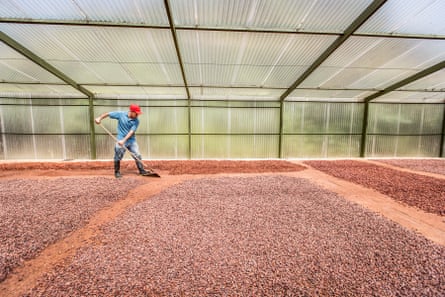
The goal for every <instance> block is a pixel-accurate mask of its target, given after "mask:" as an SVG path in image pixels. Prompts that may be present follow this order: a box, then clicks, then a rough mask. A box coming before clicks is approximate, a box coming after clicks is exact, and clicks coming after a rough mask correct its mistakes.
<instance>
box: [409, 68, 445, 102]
mask: <svg viewBox="0 0 445 297" xmlns="http://www.w3.org/2000/svg"><path fill="white" fill-rule="evenodd" d="M400 90H441V91H444V98H445V69H442V70H439V71H436V72H434V73H432V74H430V75H428V76H426V77H424V78H422V79H419V80H417V81H414V82H412V83H410V84H408V85H406V86H403V87H402V88H401V89H400Z"/></svg>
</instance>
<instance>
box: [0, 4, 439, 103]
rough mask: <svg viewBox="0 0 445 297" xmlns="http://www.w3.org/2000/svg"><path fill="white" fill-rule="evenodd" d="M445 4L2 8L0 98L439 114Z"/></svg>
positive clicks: (5, 5)
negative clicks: (389, 104) (393, 107)
mask: <svg viewBox="0 0 445 297" xmlns="http://www.w3.org/2000/svg"><path fill="white" fill-rule="evenodd" d="M443 11H445V1H443V0H422V1H419V0H375V1H371V0H344V1H337V0H318V1H314V0H137V1H135V0H108V1H102V0H27V1H25V0H21V1H17V0H3V1H1V2H0V30H1V32H0V40H1V41H2V42H1V43H0V96H1V97H11V98H17V97H18V98H20V97H31V98H32V97H44V98H76V97H77V98H85V97H89V98H93V99H94V98H105V99H106V98H125V97H127V98H140V99H148V100H150V99H174V100H176V99H196V100H218V99H221V100H238V99H242V100H252V101H261V100H267V101H280V100H282V101H285V100H291V101H292V100H307V101H311V100H315V101H320V100H326V101H336V100H340V101H358V102H362V101H363V102H364V101H366V102H368V101H371V100H372V101H388V100H389V101H397V102H432V103H437V102H444V100H445V85H444V84H445V83H444V81H445V73H444V70H443V69H444V67H445V18H443Z"/></svg>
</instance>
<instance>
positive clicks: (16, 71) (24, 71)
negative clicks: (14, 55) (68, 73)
mask: <svg viewBox="0 0 445 297" xmlns="http://www.w3.org/2000/svg"><path fill="white" fill-rule="evenodd" d="M0 81H6V82H22V83H29V82H40V83H61V82H62V80H60V79H59V78H57V77H56V76H54V75H52V74H51V73H49V72H48V71H46V70H44V69H43V68H41V67H40V66H38V65H37V64H35V63H33V62H31V61H29V60H26V59H14V60H13V59H2V60H0Z"/></svg>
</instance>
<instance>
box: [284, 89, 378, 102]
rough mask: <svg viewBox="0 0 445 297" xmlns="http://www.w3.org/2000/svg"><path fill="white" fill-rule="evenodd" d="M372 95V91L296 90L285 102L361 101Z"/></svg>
mask: <svg viewBox="0 0 445 297" xmlns="http://www.w3.org/2000/svg"><path fill="white" fill-rule="evenodd" d="M373 93H374V92H373V91H367V90H335V89H332V90H316V89H300V88H298V89H295V90H294V91H293V92H292V93H291V94H290V95H289V96H288V97H287V98H286V101H318V100H320V101H361V100H362V99H363V98H365V97H366V96H369V95H371V94H373Z"/></svg>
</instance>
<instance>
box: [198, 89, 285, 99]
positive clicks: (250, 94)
mask: <svg viewBox="0 0 445 297" xmlns="http://www.w3.org/2000/svg"><path fill="white" fill-rule="evenodd" d="M283 92H284V89H265V88H207V87H190V94H191V96H192V98H193V99H198V100H272V101H276V100H279V98H280V95H281V94H282V93H283Z"/></svg>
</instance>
